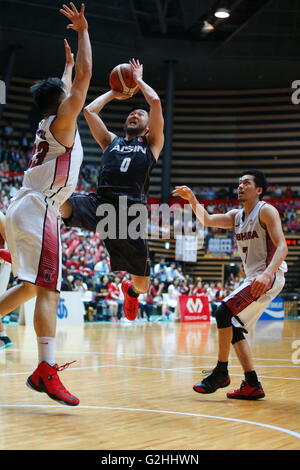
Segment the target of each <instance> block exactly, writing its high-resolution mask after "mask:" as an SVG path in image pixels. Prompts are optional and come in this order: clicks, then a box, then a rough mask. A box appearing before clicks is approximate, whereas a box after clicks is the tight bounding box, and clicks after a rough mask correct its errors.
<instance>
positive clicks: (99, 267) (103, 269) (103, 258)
mask: <svg viewBox="0 0 300 470" xmlns="http://www.w3.org/2000/svg"><path fill="white" fill-rule="evenodd" d="M94 270H95V271H97V273H98V275H103V274H109V272H110V267H109V259H108V256H107V254H106V253H104V252H102V253H101V255H100V261H98V263H96V264H95V266H94ZM95 277H97V274H95Z"/></svg>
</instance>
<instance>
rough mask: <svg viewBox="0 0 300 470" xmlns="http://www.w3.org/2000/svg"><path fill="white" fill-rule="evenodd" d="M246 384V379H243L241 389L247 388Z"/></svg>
mask: <svg viewBox="0 0 300 470" xmlns="http://www.w3.org/2000/svg"><path fill="white" fill-rule="evenodd" d="M246 386H247V382H246V380H242V383H241V386H240V390H242V389H243V388H245V387H246Z"/></svg>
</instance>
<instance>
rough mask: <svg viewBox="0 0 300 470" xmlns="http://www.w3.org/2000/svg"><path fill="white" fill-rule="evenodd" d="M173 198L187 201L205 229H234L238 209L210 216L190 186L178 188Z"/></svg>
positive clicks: (173, 193)
mask: <svg viewBox="0 0 300 470" xmlns="http://www.w3.org/2000/svg"><path fill="white" fill-rule="evenodd" d="M172 195H173V196H179V197H182V198H183V199H186V200H187V201H188V202H189V203H190V205H191V206H192V209H193V211H194V213H195V215H196V217H197V219H198V220H199V221H200V222H201V223H202V224H203V225H204V226H205V227H218V228H232V227H233V226H234V218H235V215H236V213H237V212H238V210H237V209H232V210H231V211H228V212H226V213H225V214H209V213H208V212H207V210H206V209H205V208H204V206H203V205H202V204H200V203H199V202H198V200H197V198H196V196H195V194H194V193H193V191H192V190H191V189H190V188H189V187H188V186H176V187H175V190H174V191H173V192H172Z"/></svg>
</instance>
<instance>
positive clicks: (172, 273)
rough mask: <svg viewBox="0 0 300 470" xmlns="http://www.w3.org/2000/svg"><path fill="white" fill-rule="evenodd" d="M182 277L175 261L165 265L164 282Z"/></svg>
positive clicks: (168, 282) (170, 281) (169, 282)
mask: <svg viewBox="0 0 300 470" xmlns="http://www.w3.org/2000/svg"><path fill="white" fill-rule="evenodd" d="M176 278H178V279H184V276H183V275H182V273H180V272H179V270H178V269H177V266H176V263H175V262H172V263H171V264H170V266H167V267H166V282H167V284H171V283H172V282H173V281H174V279H176Z"/></svg>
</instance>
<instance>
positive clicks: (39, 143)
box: [15, 115, 83, 207]
mask: <svg viewBox="0 0 300 470" xmlns="http://www.w3.org/2000/svg"><path fill="white" fill-rule="evenodd" d="M55 118H56V116H55V115H54V116H49V117H48V118H46V119H43V120H42V121H41V122H40V123H39V127H38V129H37V131H36V136H35V141H34V146H33V155H32V158H31V160H30V162H29V166H28V170H27V171H25V173H24V179H23V186H22V188H21V189H20V191H19V193H20V194H17V196H16V198H15V199H18V198H19V197H20V196H22V195H23V194H24V193H27V192H28V191H34V192H38V193H41V194H42V195H43V197H46V201H47V202H49V203H52V204H53V205H54V204H55V205H56V206H57V207H59V206H60V205H61V204H62V203H63V202H65V201H66V200H67V199H68V198H69V197H70V195H71V194H72V193H73V191H74V190H75V188H76V185H77V181H78V175H79V170H80V166H81V163H82V159H83V150H82V145H81V140H80V136H79V132H78V130H76V133H75V138H74V144H73V146H72V147H65V146H64V145H62V144H60V143H59V142H58V141H57V140H56V139H55V138H54V136H53V135H52V133H51V131H50V126H51V124H52V122H53V120H54V119H55Z"/></svg>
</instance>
